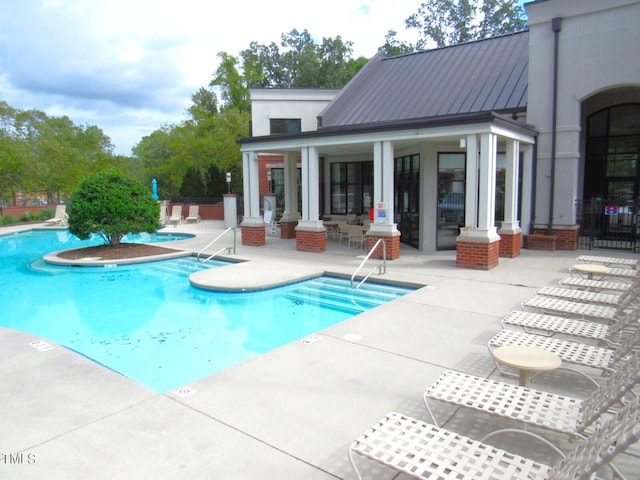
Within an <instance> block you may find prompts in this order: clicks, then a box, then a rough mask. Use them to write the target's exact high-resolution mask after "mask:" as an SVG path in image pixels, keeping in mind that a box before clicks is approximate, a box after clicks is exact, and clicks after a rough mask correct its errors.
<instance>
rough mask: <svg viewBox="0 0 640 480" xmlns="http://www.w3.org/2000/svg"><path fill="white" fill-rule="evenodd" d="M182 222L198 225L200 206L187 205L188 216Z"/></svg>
mask: <svg viewBox="0 0 640 480" xmlns="http://www.w3.org/2000/svg"><path fill="white" fill-rule="evenodd" d="M184 220H185V222H187V223H192V222H195V223H198V222H199V221H200V205H189V214H188V215H187V218H185V219H184Z"/></svg>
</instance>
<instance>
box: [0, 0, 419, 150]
mask: <svg viewBox="0 0 640 480" xmlns="http://www.w3.org/2000/svg"><path fill="white" fill-rule="evenodd" d="M419 5H420V0H416V1H414V0H402V1H401V0H396V1H393V0H386V1H385V0H368V1H367V0H340V1H339V0H325V1H324V2H313V3H310V2H302V1H300V0H274V1H272V2H260V1H250V2H247V1H236V2H224V3H218V2H213V1H210V0H182V1H180V2H175V0H64V1H62V0H60V1H55V0H21V1H19V2H16V1H14V0H0V11H2V14H1V15H0V100H5V101H7V102H8V103H9V104H10V105H11V106H13V107H15V108H20V109H30V108H35V109H38V110H43V111H45V112H46V113H47V114H49V115H67V116H69V117H70V118H71V119H72V120H73V121H74V122H75V123H77V124H81V125H84V124H92V125H98V126H99V127H100V128H102V130H103V131H104V132H105V134H106V135H108V136H109V137H110V138H111V140H112V142H113V143H114V145H115V147H116V152H117V153H122V154H126V155H128V154H130V152H131V147H132V146H133V145H135V144H136V143H137V142H138V141H139V140H140V139H141V138H142V137H143V136H144V135H148V134H150V133H151V132H152V131H153V130H155V129H157V128H159V127H160V126H162V125H164V124H166V123H178V122H180V121H181V120H183V119H184V111H185V109H186V107H187V106H188V104H189V102H190V97H191V95H192V94H193V93H195V92H196V91H197V90H198V89H199V88H200V87H201V86H206V85H207V84H208V83H209V81H210V80H211V78H212V76H213V73H214V71H215V70H216V68H217V61H218V59H217V56H216V55H217V53H218V52H220V51H226V52H229V53H231V54H233V55H237V54H238V53H239V52H240V51H241V50H243V49H245V48H247V47H248V46H249V43H250V42H252V41H257V42H259V43H270V42H276V43H277V42H279V40H280V36H281V34H282V33H286V32H289V31H291V30H292V29H293V28H296V29H298V30H304V29H306V30H308V31H309V33H310V34H311V35H313V36H314V38H318V39H321V38H322V37H334V38H335V37H336V36H338V35H339V36H341V37H342V39H343V40H344V41H351V42H353V43H354V54H355V55H356V56H360V55H362V56H365V57H371V56H373V55H374V54H375V52H376V50H377V48H378V47H379V46H380V45H382V44H383V43H384V36H385V34H386V33H387V31H388V30H397V31H398V32H401V33H402V32H404V19H405V18H407V17H408V16H409V15H411V14H412V13H414V12H415V11H417V9H418V7H419Z"/></svg>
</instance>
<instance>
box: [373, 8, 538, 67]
mask: <svg viewBox="0 0 640 480" xmlns="http://www.w3.org/2000/svg"><path fill="white" fill-rule="evenodd" d="M405 25H406V27H407V28H408V29H414V30H417V31H418V33H419V34H420V39H419V40H418V41H417V42H416V44H415V45H412V44H409V43H405V42H400V41H398V40H397V32H395V31H393V30H389V32H388V33H387V36H386V37H385V40H386V43H385V45H384V46H383V47H381V49H382V50H383V51H384V52H385V53H386V54H387V55H390V56H391V55H397V54H404V53H410V52H414V51H419V50H424V49H426V48H431V47H433V46H434V45H435V46H436V47H439V48H440V47H445V46H448V45H457V44H460V43H465V42H470V41H473V40H480V39H483V38H489V37H494V36H497V35H504V34H507V33H512V32H517V31H520V30H524V29H525V28H526V15H525V12H524V9H523V8H522V7H521V6H520V5H519V4H518V2H517V0H429V1H428V2H424V3H422V4H421V5H420V7H419V8H418V11H417V12H416V13H414V14H413V15H411V16H410V17H409V18H407V19H406V20H405Z"/></svg>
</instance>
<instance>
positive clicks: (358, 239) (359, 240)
mask: <svg viewBox="0 0 640 480" xmlns="http://www.w3.org/2000/svg"><path fill="white" fill-rule="evenodd" d="M346 229H347V232H348V234H349V237H348V238H349V248H351V246H352V245H353V247H358V248H364V243H365V242H364V240H365V238H364V232H363V231H362V226H361V225H347V226H346Z"/></svg>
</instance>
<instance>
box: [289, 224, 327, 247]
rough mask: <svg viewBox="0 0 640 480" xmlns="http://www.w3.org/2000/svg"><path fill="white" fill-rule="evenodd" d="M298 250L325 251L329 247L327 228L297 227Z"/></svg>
mask: <svg viewBox="0 0 640 480" xmlns="http://www.w3.org/2000/svg"><path fill="white" fill-rule="evenodd" d="M295 234H296V250H298V251H300V252H315V253H320V252H324V251H325V249H326V247H327V239H326V230H324V229H322V230H302V229H300V227H298V228H296V230H295Z"/></svg>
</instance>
